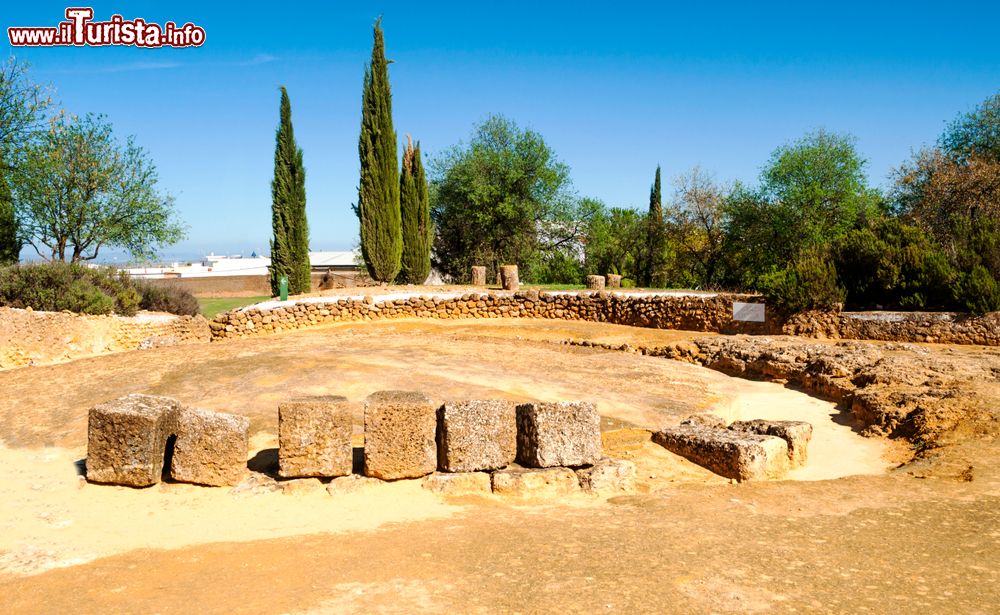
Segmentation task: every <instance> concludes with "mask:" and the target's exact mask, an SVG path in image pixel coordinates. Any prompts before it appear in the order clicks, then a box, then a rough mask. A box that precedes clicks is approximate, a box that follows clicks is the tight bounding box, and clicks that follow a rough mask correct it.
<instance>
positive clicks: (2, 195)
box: [0, 160, 21, 265]
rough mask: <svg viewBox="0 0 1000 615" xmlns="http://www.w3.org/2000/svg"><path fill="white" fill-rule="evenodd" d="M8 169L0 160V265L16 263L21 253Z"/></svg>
mask: <svg viewBox="0 0 1000 615" xmlns="http://www.w3.org/2000/svg"><path fill="white" fill-rule="evenodd" d="M6 171H7V168H6V166H4V163H3V160H0V265H12V264H14V263H16V262H17V261H18V259H19V258H20V253H21V239H20V237H18V232H17V231H18V226H17V216H16V215H15V213H14V199H13V198H12V197H11V193H10V184H8V183H7V176H6V175H7V173H6Z"/></svg>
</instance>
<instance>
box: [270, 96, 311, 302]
mask: <svg viewBox="0 0 1000 615" xmlns="http://www.w3.org/2000/svg"><path fill="white" fill-rule="evenodd" d="M271 227H272V229H273V231H274V239H272V240H271V293H272V294H273V295H275V296H277V295H278V292H279V288H278V283H279V280H280V279H281V276H283V275H284V276H287V277H288V292H289V293H290V294H299V293H305V292H309V290H310V266H309V226H308V223H307V222H306V176H305V168H304V167H303V165H302V150H301V149H300V148H299V147H297V146H296V145H295V133H294V131H293V129H292V105H291V102H290V101H289V100H288V91H287V90H286V89H285V88H284V87H282V88H281V119H280V122H279V124H278V130H277V132H276V133H275V144H274V179H273V180H272V181H271Z"/></svg>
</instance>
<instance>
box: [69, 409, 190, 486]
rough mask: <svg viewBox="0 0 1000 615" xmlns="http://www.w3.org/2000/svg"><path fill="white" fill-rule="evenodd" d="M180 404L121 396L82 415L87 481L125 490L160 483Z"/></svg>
mask: <svg viewBox="0 0 1000 615" xmlns="http://www.w3.org/2000/svg"><path fill="white" fill-rule="evenodd" d="M180 408H181V404H180V402H178V401H177V400H175V399H171V398H169V397H160V396H156V395H139V394H134V395H127V396H125V397H120V398H118V399H114V400H111V401H106V402H104V403H102V404H99V405H97V406H94V407H93V408H91V409H90V411H89V412H88V413H87V480H89V481H93V482H95V483H110V484H114V485H126V486H129V487H148V486H149V485H155V484H156V483H158V482H160V478H161V476H162V475H163V460H164V454H165V452H166V448H167V441H168V439H169V438H170V436H171V435H172V434H173V432H174V428H175V423H176V420H177V412H178V411H179V410H180Z"/></svg>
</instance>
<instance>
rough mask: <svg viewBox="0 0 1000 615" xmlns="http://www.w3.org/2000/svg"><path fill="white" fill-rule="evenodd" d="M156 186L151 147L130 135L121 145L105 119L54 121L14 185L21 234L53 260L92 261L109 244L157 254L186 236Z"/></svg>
mask: <svg viewBox="0 0 1000 615" xmlns="http://www.w3.org/2000/svg"><path fill="white" fill-rule="evenodd" d="M157 183H158V177H157V173H156V167H155V165H154V164H153V162H152V160H150V158H149V156H148V154H147V153H146V152H145V150H143V149H142V148H141V147H139V146H138V145H136V143H135V140H134V139H133V138H132V137H129V138H128V139H127V140H126V141H125V142H124V143H121V142H119V141H118V140H117V139H116V138H115V136H114V133H113V131H112V128H111V125H110V124H109V123H108V122H107V120H106V119H105V118H104V117H103V116H100V115H86V116H83V117H82V118H78V117H74V116H69V117H67V116H63V115H61V116H58V117H56V118H53V120H52V122H51V125H50V127H49V130H47V131H46V132H45V133H43V134H42V135H41V136H40V137H39V138H38V139H37V141H36V142H33V143H31V144H30V145H29V146H28V147H27V151H26V154H25V161H24V164H23V168H22V169H21V170H20V172H19V173H18V182H17V183H16V184H15V185H14V186H13V191H14V202H15V204H16V207H17V208H18V211H19V216H20V219H21V228H22V232H23V237H24V239H25V240H26V242H27V243H28V244H29V245H31V246H32V247H33V248H34V250H35V251H36V252H37V253H38V255H39V256H42V257H43V258H49V259H51V260H62V261H65V260H70V261H72V262H77V261H85V260H92V259H94V258H97V255H98V253H99V251H100V250H101V249H103V248H105V247H117V248H123V249H126V250H128V251H129V252H130V253H131V254H132V256H134V257H136V258H148V257H151V256H153V255H154V254H155V250H156V248H157V247H158V246H162V245H169V244H172V243H175V242H177V241H179V240H180V239H182V238H183V237H184V228H183V227H182V225H181V224H180V223H179V222H178V221H177V219H176V216H175V213H174V209H173V199H172V198H171V197H170V196H169V195H167V194H164V193H162V192H160V190H159V189H158V186H157ZM43 250H44V252H43Z"/></svg>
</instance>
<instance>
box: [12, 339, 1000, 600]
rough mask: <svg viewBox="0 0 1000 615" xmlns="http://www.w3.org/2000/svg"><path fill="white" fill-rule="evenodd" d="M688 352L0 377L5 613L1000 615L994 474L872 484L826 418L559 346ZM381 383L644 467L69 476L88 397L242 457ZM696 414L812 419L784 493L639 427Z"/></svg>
mask: <svg viewBox="0 0 1000 615" xmlns="http://www.w3.org/2000/svg"><path fill="white" fill-rule="evenodd" d="M694 335H703V334H693V333H692V334H687V333H681V332H672V331H654V330H643V329H632V328H629V327H618V326H609V325H599V324H593V323H558V324H557V323H549V322H535V321H511V322H503V323H496V322H483V323H477V322H463V321H456V322H425V321H392V322H383V323H370V324H346V325H336V326H333V327H329V328H324V329H317V330H309V331H302V332H296V333H290V334H285V335H276V336H270V337H267V338H255V339H245V340H234V341H231V342H223V343H213V344H208V345H198V346H190V347H174V348H160V349H153V350H147V351H142V352H129V353H120V354H115V355H108V356H104V357H98V358H93V359H86V360H82V361H75V362H72V363H68V364H64V365H55V366H48V367H36V368H25V369H19V370H10V371H5V372H0V439H2V440H3V442H4V444H3V446H0V605H2V606H3V609H4V610H5V611H6V612H14V613H17V612H38V611H45V612H65V611H73V612H95V613H98V612H100V613H106V612H164V613H168V612H190V611H191V610H193V609H196V610H198V611H199V612H205V613H214V612H218V613H230V612H253V613H258V612H259V613H264V612H301V613H307V612H308V613H328V612H357V611H364V612H369V611H375V612H407V613H410V612H425V611H457V612H511V611H518V610H520V611H527V612H556V611H558V612H595V611H602V612H654V611H655V612H663V611H670V612H678V613H687V612H691V613H707V612H775V611H788V612H792V611H803V610H806V611H821V612H859V611H864V610H868V611H873V612H885V611H887V610H893V611H899V612H903V613H906V612H962V613H988V612H996V610H997V608H998V606H1000V584H998V583H997V581H998V580H1000V564H998V562H1000V529H998V528H1000V512H998V511H1000V470H998V469H997V467H998V464H995V463H992V464H991V463H989V462H988V461H987V462H985V463H983V464H980V463H978V462H977V463H976V465H975V468H974V469H973V466H972V465H970V466H969V468H968V471H967V472H966V473H963V474H962V475H961V476H962V478H959V479H953V478H939V477H938V476H937V474H935V473H933V472H923V471H922V470H921V471H919V472H917V471H916V470H907V469H906V468H904V469H903V470H900V471H891V472H886V470H888V468H889V466H890V463H889V461H888V460H887V459H886V457H887V456H888V457H890V458H898V455H899V454H900V451H899V450H898V449H895V448H894V447H890V446H887V445H886V442H885V441H884V440H880V439H864V438H861V437H860V436H858V435H857V434H856V433H855V432H854V431H853V430H852V429H851V426H850V425H849V424H848V422H847V421H846V420H845V418H844V417H845V415H844V414H843V413H841V412H839V411H838V410H837V409H836V408H835V407H834V406H833V405H832V404H830V403H828V402H824V401H821V400H816V399H814V398H811V397H808V396H806V395H804V394H802V393H800V392H797V391H794V390H791V389H788V388H785V387H782V386H780V385H777V384H771V383H758V382H746V381H738V380H734V379H731V378H728V377H725V376H723V375H721V374H718V373H715V372H711V371H708V370H705V369H701V368H697V367H694V366H691V365H687V364H683V363H678V362H674V361H669V360H666V359H662V358H655V357H645V356H640V355H635V354H629V353H621V352H612V351H604V350H600V349H596V348H581V347H575V346H567V345H565V344H563V342H564V341H565V340H568V339H572V340H577V341H579V340H588V341H591V342H595V343H612V344H613V343H626V342H628V343H633V344H639V343H645V344H656V343H666V342H667V341H676V340H678V339H686V336H694ZM382 388H415V389H418V390H423V391H426V392H429V393H432V394H435V395H437V396H438V397H462V396H482V395H499V396H503V397H508V398H511V399H574V398H584V399H593V400H594V401H596V402H597V404H598V408H599V410H600V412H601V413H602V415H604V416H605V422H604V423H605V424H604V426H603V427H604V429H605V430H606V433H605V434H604V435H605V449H606V452H608V453H609V454H611V455H615V456H621V457H626V458H629V459H632V460H634V461H635V462H636V464H637V467H638V469H639V490H638V493H637V494H636V495H633V496H622V497H617V498H612V499H611V500H609V501H605V500H602V499H600V498H592V497H587V496H582V495H581V496H578V497H574V498H570V499H567V500H565V501H558V502H556V501H547V502H530V503H514V502H510V501H506V500H503V499H501V498H495V497H492V496H490V497H466V498H457V499H456V498H451V499H446V498H439V497H437V496H433V495H431V494H429V493H427V492H425V491H423V490H422V489H421V488H420V486H419V481H402V482H397V483H392V484H386V485H379V486H377V487H374V488H372V489H370V490H367V491H362V492H360V493H357V494H338V495H329V494H328V493H327V492H326V491H325V490H324V489H323V488H322V485H319V484H314V485H312V486H308V485H306V486H304V487H302V488H301V489H296V490H295V491H294V492H293V493H283V492H282V491H269V490H254V489H244V490H237V492H235V493H234V492H233V491H232V490H229V489H211V488H202V487H195V486H190V485H181V484H167V485H163V486H160V487H154V488H150V489H143V490H134V489H126V488H117V487H106V486H97V485H89V484H86V483H83V482H82V481H81V479H80V478H79V476H78V471H79V468H78V466H77V464H76V462H78V461H79V460H81V459H82V457H83V456H84V454H85V428H86V418H85V411H86V408H88V407H89V406H90V405H93V404H94V403H96V402H98V401H101V400H103V399H107V398H111V397H115V396H118V395H121V394H124V393H128V392H151V393H158V394H166V395H172V396H175V397H178V398H179V399H181V400H182V401H184V402H186V403H191V404H197V405H201V406H204V407H208V408H213V409H219V410H227V411H233V412H238V413H241V414H245V415H247V416H250V417H251V421H252V423H251V425H252V427H251V429H252V432H253V433H254V438H253V447H252V448H253V449H254V454H255V457H256V452H257V451H265V452H266V451H268V450H272V449H273V447H274V445H275V443H274V436H273V434H274V432H275V427H276V417H275V414H276V412H275V410H276V404H277V401H278V400H280V399H283V398H285V397H288V396H291V395H298V394H302V393H317V394H319V393H340V394H346V395H347V396H348V397H349V398H351V399H355V400H360V399H361V398H362V397H363V396H364V395H366V394H367V393H369V392H371V391H373V390H377V389H382ZM695 412H717V413H719V414H721V415H722V416H724V417H726V418H727V419H735V418H758V417H771V418H796V419H802V420H809V421H810V422H813V424H814V426H815V428H816V432H815V435H814V441H813V446H812V448H811V450H810V462H809V464H808V465H807V466H806V467H805V468H803V469H802V470H798V471H796V472H795V474H793V476H792V477H791V478H794V479H798V480H786V481H777V482H766V483H757V484H750V483H747V484H741V485H730V484H729V482H728V481H725V480H723V479H721V478H719V477H717V476H715V475H713V474H711V473H709V472H707V471H705V470H704V469H702V468H699V467H697V466H695V465H694V464H691V463H689V462H687V461H686V460H684V459H681V458H679V457H676V456H674V455H672V454H670V453H668V452H667V451H665V450H664V449H662V448H660V447H657V446H655V445H653V444H652V443H650V442H649V441H648V432H645V431H642V429H640V428H651V427H656V426H658V425H662V424H667V423H672V422H676V421H678V420H680V418H682V417H683V416H686V415H687V414H691V413H695ZM358 419H359V423H360V413H359V414H358ZM359 427H360V426H359ZM847 475H851V476H847ZM838 476H839V477H844V476H847V477H844V478H836V479H833V478H834V477H838ZM917 476H919V477H921V478H923V480H921V479H920V478H917ZM824 479H833V480H824ZM95 558H96V559H95Z"/></svg>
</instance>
